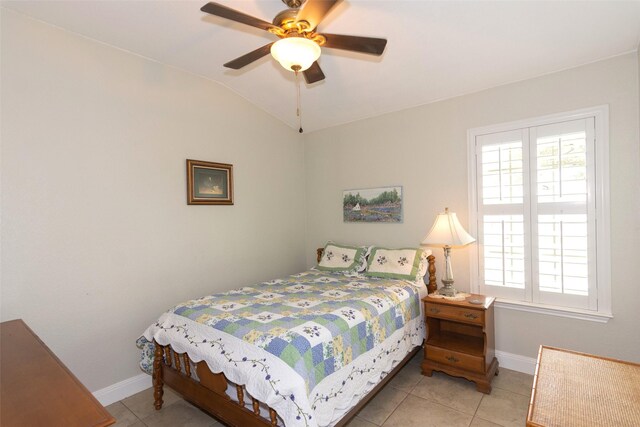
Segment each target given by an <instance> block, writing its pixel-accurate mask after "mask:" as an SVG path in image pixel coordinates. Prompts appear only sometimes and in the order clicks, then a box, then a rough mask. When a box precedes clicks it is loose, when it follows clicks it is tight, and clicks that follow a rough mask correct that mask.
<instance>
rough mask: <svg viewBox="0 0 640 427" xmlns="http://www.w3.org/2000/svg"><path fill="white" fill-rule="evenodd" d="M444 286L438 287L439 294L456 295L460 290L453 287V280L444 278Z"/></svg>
mask: <svg viewBox="0 0 640 427" xmlns="http://www.w3.org/2000/svg"><path fill="white" fill-rule="evenodd" d="M442 285H443V287H442V288H440V289H438V294H439V295H443V296H445V297H455V296H456V294H457V293H458V291H456V289H455V288H454V287H453V280H445V279H442Z"/></svg>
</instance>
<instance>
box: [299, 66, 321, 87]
mask: <svg viewBox="0 0 640 427" xmlns="http://www.w3.org/2000/svg"><path fill="white" fill-rule="evenodd" d="M302 74H303V75H304V80H305V81H306V82H307V83H308V84H311V83H315V82H319V81H320V80H324V73H323V72H322V69H321V68H320V65H319V64H318V61H316V62H314V63H313V64H312V65H311V67H309V68H307V69H306V70H304V71H303V72H302Z"/></svg>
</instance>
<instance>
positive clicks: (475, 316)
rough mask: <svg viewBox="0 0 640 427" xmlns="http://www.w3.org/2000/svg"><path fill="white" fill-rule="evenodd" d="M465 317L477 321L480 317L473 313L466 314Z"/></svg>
mask: <svg viewBox="0 0 640 427" xmlns="http://www.w3.org/2000/svg"><path fill="white" fill-rule="evenodd" d="M464 317H466V318H467V319H477V318H478V315H477V314H473V313H465V315H464Z"/></svg>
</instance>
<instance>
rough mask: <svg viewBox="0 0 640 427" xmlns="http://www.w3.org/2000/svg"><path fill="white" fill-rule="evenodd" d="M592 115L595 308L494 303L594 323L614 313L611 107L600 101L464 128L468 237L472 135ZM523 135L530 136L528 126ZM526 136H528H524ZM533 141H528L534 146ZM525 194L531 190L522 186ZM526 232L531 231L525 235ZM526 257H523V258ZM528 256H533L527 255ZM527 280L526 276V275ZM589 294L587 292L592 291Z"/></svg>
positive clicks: (475, 287) (473, 251)
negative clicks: (579, 106) (596, 103)
mask: <svg viewBox="0 0 640 427" xmlns="http://www.w3.org/2000/svg"><path fill="white" fill-rule="evenodd" d="M588 118H593V120H594V124H595V129H594V137H595V159H594V167H595V171H594V174H595V180H594V183H593V185H591V184H590V186H592V188H594V189H595V195H594V201H595V211H596V212H595V221H596V227H595V229H596V235H595V241H596V245H595V251H596V265H597V268H596V288H597V290H596V293H595V294H596V298H597V309H596V310H587V309H580V308H571V307H561V306H554V305H548V304H541V303H536V302H532V301H525V300H513V299H509V298H505V297H501V296H498V297H497V302H496V306H497V307H502V308H507V309H514V310H521V311H527V312H535V313H541V314H551V315H556V316H561V317H570V318H575V319H582V320H591V321H596V322H607V321H608V320H609V319H610V318H612V317H613V314H612V310H611V250H610V248H611V243H610V237H609V234H610V233H609V231H610V210H609V209H610V208H609V207H610V201H609V188H610V186H609V106H608V105H600V106H595V107H590V108H583V109H579V110H573V111H568V112H562V113H556V114H550V115H545V116H540V117H534V118H530V119H523V120H517V121H512V122H506V123H500V124H495V125H489V126H482V127H477V128H472V129H469V130H467V168H468V185H469V187H468V201H469V208H470V209H469V231H470V233H471V235H472V236H476V237H477V236H478V191H479V190H478V179H477V159H476V138H477V137H479V136H481V135H487V134H492V133H498V132H508V131H518V130H523V129H526V128H532V127H537V126H544V125H550V124H555V123H560V122H564V121H571V120H580V119H588ZM525 133H527V135H528V134H529V132H528V129H527V132H525ZM527 138H528V136H527ZM532 146H533V144H530V147H532ZM530 177H531V171H528V174H525V176H524V179H525V182H527V183H528V182H529V181H530ZM524 191H525V192H528V191H530V189H529V188H525V190H524ZM589 214H591V212H589ZM529 215H531V210H530V209H526V208H525V222H526V221H527V220H530V218H529V219H527V218H526V217H527V216H529ZM527 235H529V239H530V237H531V236H530V231H527V232H526V233H525V236H527ZM525 246H526V247H525V257H527V256H529V257H530V256H531V248H532V247H531V244H530V243H527V242H526V243H525ZM480 255H481V249H480V248H479V247H478V245H477V244H474V245H471V248H470V263H469V264H470V282H471V283H470V287H471V291H472V292H474V293H479V292H480V283H479V278H480V271H479V268H480V263H479V256H480ZM525 259H526V258H525ZM529 259H531V258H529ZM525 280H530V279H529V278H528V277H526V279H525ZM525 289H529V291H525V297H527V292H529V294H531V293H532V292H537V290H534V289H532V286H531V284H530V283H529V285H528V288H527V287H526V286H525ZM590 297H591V294H590Z"/></svg>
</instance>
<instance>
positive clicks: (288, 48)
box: [271, 37, 320, 71]
mask: <svg viewBox="0 0 640 427" xmlns="http://www.w3.org/2000/svg"><path fill="white" fill-rule="evenodd" d="M271 55H272V56H273V57H274V58H275V59H276V60H277V61H278V62H279V63H280V65H282V66H283V67H284V68H285V69H286V70H289V71H295V70H294V67H295V66H299V67H300V69H299V70H298V71H304V70H306V69H308V68H309V67H311V65H313V63H314V62H315V61H316V60H317V59H318V58H319V57H320V46H318V44H317V43H316V42H314V41H311V40H309V39H305V38H304V37H287V38H285V39H280V40H278V41H277V42H275V43H274V44H273V45H271Z"/></svg>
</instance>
